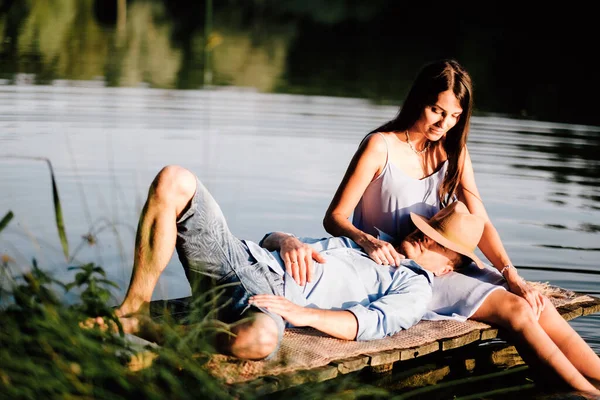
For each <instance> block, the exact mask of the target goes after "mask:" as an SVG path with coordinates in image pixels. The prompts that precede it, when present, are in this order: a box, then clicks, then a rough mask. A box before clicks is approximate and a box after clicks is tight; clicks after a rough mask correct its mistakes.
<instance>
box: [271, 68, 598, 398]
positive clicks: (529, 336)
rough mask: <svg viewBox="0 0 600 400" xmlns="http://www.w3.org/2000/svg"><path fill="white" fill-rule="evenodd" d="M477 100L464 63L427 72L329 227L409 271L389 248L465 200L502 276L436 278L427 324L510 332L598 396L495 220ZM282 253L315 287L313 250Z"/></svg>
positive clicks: (579, 343)
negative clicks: (422, 221)
mask: <svg viewBox="0 0 600 400" xmlns="http://www.w3.org/2000/svg"><path fill="white" fill-rule="evenodd" d="M472 92H473V90H472V83H471V78H470V76H469V74H468V73H467V71H466V70H465V69H464V68H463V67H462V66H461V65H460V64H459V63H458V62H456V61H455V60H441V61H437V62H433V63H431V64H428V65H426V66H425V67H424V68H423V69H422V70H421V71H420V73H419V74H418V76H417V78H416V80H415V82H414V84H413V86H412V88H411V90H410V92H409V93H408V96H407V97H406V99H405V101H404V104H403V106H402V108H401V109H400V111H399V113H398V115H397V116H396V117H395V118H394V119H393V120H391V121H389V122H388V123H386V124H384V125H382V126H380V127H379V128H377V129H375V130H373V131H372V132H371V133H369V134H368V135H367V136H366V137H365V138H364V139H363V141H362V142H361V144H360V146H359V148H358V150H357V152H356V153H355V155H354V157H353V158H352V160H351V162H350V165H349V167H348V169H347V171H346V174H345V176H344V178H343V180H342V182H341V184H340V186H339V188H338V189H337V191H336V193H335V196H334V197H333V200H332V202H331V204H330V206H329V208H328V209H327V212H326V215H325V218H324V220H323V225H324V227H325V229H326V230H327V232H328V233H330V234H331V235H334V236H347V237H350V238H351V239H352V240H354V241H355V242H356V243H358V244H359V245H360V246H362V247H363V248H364V250H365V251H366V252H367V254H369V256H370V257H371V258H372V259H373V260H375V261H376V262H378V263H380V264H389V265H399V262H400V259H401V255H400V254H398V253H397V252H396V251H395V250H394V246H393V243H390V242H389V241H390V239H393V240H392V241H394V242H395V241H401V240H402V239H403V238H404V236H405V235H407V234H408V233H409V232H411V231H412V230H413V229H414V227H413V226H411V222H410V218H409V213H410V212H411V211H413V212H415V213H417V214H421V215H423V216H426V217H431V216H433V215H434V214H435V213H436V212H437V211H438V210H439V209H440V208H442V207H445V206H446V205H448V204H449V203H451V202H453V201H455V200H457V199H458V200H461V201H463V202H464V203H465V204H466V205H467V207H468V209H469V211H470V212H471V213H473V214H477V215H479V216H481V217H482V218H484V220H485V221H486V222H485V228H484V232H483V235H482V238H481V241H480V242H479V245H478V247H479V249H480V250H481V251H482V252H483V254H484V255H485V256H486V258H487V259H488V260H489V261H490V262H491V263H492V265H493V267H495V269H496V270H497V271H496V270H494V269H492V268H491V267H490V268H486V269H483V270H480V269H478V268H477V267H475V265H472V266H471V267H470V268H469V269H468V270H467V271H465V272H464V273H458V272H451V273H449V274H446V275H444V276H441V277H436V278H435V282H434V288H435V289H434V299H433V301H432V303H431V306H430V308H431V312H429V313H428V315H427V316H426V318H427V319H447V318H453V319H458V320H465V319H467V318H471V319H474V320H478V321H482V322H486V323H491V324H495V325H499V326H501V327H504V328H506V329H508V330H509V331H511V332H512V333H514V334H515V338H516V340H517V341H518V342H519V341H520V342H522V343H525V344H527V345H528V346H530V348H531V349H532V350H533V353H534V354H535V355H536V356H537V357H538V358H539V359H540V360H542V361H543V362H544V363H545V364H546V365H547V366H549V367H550V368H551V369H553V370H554V371H556V372H557V373H558V375H559V376H561V377H562V378H563V379H564V380H565V381H566V382H567V383H568V384H570V385H571V386H572V387H574V388H575V389H577V390H583V391H595V390H596V389H595V388H594V386H593V385H592V384H591V383H590V381H589V380H588V379H587V378H589V379H593V380H599V381H600V359H599V358H598V356H597V355H596V354H594V352H593V350H592V349H591V348H590V347H589V346H588V345H587V343H585V341H583V339H581V337H579V335H577V333H576V332H575V331H574V330H573V329H572V328H571V327H570V325H569V324H568V323H567V322H566V321H565V320H564V319H563V318H562V317H561V316H560V314H559V313H558V312H557V311H556V309H555V308H554V307H553V306H552V305H551V303H550V302H549V301H548V300H547V299H546V298H544V296H542V295H541V293H539V292H537V291H536V290H534V289H533V288H532V287H531V286H529V285H528V284H527V283H526V282H525V281H524V280H523V279H521V277H520V276H519V274H518V272H517V270H516V269H515V268H514V266H513V265H512V263H511V261H510V258H509V257H508V254H507V253H506V250H505V249H504V246H503V245H502V242H501V240H500V236H499V235H498V232H497V230H496V228H494V225H493V224H492V222H491V221H490V219H489V217H488V215H487V212H486V210H485V207H484V205H483V202H482V200H481V197H480V195H479V191H478V189H477V186H476V184H475V176H474V172H473V167H472V164H471V157H470V156H469V152H468V150H467V147H466V142H467V137H468V132H469V120H470V117H471V112H472V108H473V95H472ZM351 215H353V218H352V222H350V220H349V218H350V216H351ZM282 250H283V251H282V257H283V259H284V260H285V262H286V267H287V268H288V271H290V272H291V273H292V274H293V276H294V277H295V278H296V279H297V280H299V281H305V280H306V279H308V280H310V278H311V277H310V268H307V266H308V265H310V264H309V263H310V259H309V258H310V255H311V253H310V251H309V250H305V249H299V248H290V249H282ZM505 289H508V290H505ZM586 377H587V378H586Z"/></svg>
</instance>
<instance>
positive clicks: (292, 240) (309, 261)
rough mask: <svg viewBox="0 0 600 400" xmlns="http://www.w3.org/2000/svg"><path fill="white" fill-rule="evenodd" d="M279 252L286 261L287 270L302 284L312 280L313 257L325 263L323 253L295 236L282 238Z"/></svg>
mask: <svg viewBox="0 0 600 400" xmlns="http://www.w3.org/2000/svg"><path fill="white" fill-rule="evenodd" d="M279 254H280V255H281V259H282V260H283V262H284V263H285V270H286V271H287V273H288V274H290V275H291V276H292V278H294V280H295V281H296V283H298V285H300V286H304V285H305V284H306V282H312V279H313V259H314V260H315V261H317V262H319V263H321V264H323V263H325V257H323V255H321V254H319V252H317V251H316V250H315V249H313V248H312V247H310V246H309V245H308V244H306V243H302V242H301V241H300V240H299V239H298V238H296V237H293V236H287V237H286V238H285V239H283V240H281V242H280V250H279Z"/></svg>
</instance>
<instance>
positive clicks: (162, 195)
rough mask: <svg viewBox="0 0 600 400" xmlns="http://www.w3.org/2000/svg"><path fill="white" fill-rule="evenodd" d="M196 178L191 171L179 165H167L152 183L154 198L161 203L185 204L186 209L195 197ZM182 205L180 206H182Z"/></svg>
mask: <svg viewBox="0 0 600 400" xmlns="http://www.w3.org/2000/svg"><path fill="white" fill-rule="evenodd" d="M195 191H196V177H195V175H194V174H193V173H192V172H190V171H189V170H187V169H185V168H183V167H180V166H178V165H167V166H166V167H164V168H163V169H161V170H160V172H159V173H158V174H157V175H156V177H155V178H154V181H153V182H152V188H151V194H152V197H153V198H154V199H155V200H157V201H159V202H167V203H175V204H180V203H181V204H183V205H182V206H181V208H182V207H184V206H185V205H186V204H187V203H188V202H189V200H190V199H191V198H192V196H194V193H195ZM181 204H180V205H181Z"/></svg>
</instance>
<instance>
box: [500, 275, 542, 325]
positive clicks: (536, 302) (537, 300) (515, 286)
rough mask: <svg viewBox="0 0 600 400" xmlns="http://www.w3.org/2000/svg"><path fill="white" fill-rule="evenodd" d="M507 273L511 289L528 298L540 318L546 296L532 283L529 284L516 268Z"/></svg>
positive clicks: (507, 280)
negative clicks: (532, 285)
mask: <svg viewBox="0 0 600 400" xmlns="http://www.w3.org/2000/svg"><path fill="white" fill-rule="evenodd" d="M507 275H508V276H507V277H506V282H507V283H508V288H509V289H510V291H511V292H512V293H514V294H516V295H517V296H521V297H522V298H524V299H525V300H527V302H528V303H529V305H530V306H531V308H532V309H533V313H534V314H535V316H536V318H537V319H539V318H540V315H541V314H542V311H544V307H545V302H544V296H543V295H542V294H541V293H540V292H539V291H537V290H536V289H534V288H533V287H531V285H529V284H527V282H525V281H524V280H523V279H522V278H521V277H520V276H519V275H518V274H517V273H516V271H514V269H513V271H509V274H507Z"/></svg>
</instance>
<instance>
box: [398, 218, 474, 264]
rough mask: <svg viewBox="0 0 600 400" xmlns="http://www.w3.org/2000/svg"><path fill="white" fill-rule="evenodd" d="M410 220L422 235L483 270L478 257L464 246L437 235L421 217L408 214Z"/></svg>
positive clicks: (439, 234)
mask: <svg viewBox="0 0 600 400" xmlns="http://www.w3.org/2000/svg"><path fill="white" fill-rule="evenodd" d="M410 218H411V219H412V221H413V223H414V224H415V225H416V226H417V228H419V230H420V231H421V232H423V233H424V234H426V235H427V236H429V237H430V238H431V239H433V240H435V241H436V242H438V243H439V244H441V245H442V246H444V247H445V248H447V249H450V250H452V251H455V252H457V253H459V254H462V255H463V256H467V257H469V258H470V259H471V260H473V262H474V263H475V264H477V266H478V267H479V268H480V269H484V268H485V264H484V263H483V262H482V261H481V260H480V259H479V257H477V256H476V255H475V253H474V252H473V251H472V250H470V249H468V248H466V247H464V246H461V245H459V244H457V243H455V242H453V241H451V240H449V239H447V238H446V237H444V236H443V235H442V234H441V233H439V232H438V231H437V230H435V229H434V228H433V227H432V226H431V225H429V222H428V220H427V219H425V218H424V217H422V216H421V215H419V214H415V213H413V212H411V213H410Z"/></svg>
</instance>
